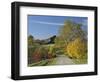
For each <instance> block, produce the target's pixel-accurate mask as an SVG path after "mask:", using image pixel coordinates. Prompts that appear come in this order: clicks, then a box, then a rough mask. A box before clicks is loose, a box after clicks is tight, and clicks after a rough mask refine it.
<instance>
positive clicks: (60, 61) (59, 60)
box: [55, 55, 75, 65]
mask: <svg viewBox="0 0 100 82" xmlns="http://www.w3.org/2000/svg"><path fill="white" fill-rule="evenodd" d="M55 61H56V62H55V65H72V64H75V63H74V62H73V61H72V60H71V59H70V58H68V57H67V56H65V55H59V56H58V57H56V58H55Z"/></svg>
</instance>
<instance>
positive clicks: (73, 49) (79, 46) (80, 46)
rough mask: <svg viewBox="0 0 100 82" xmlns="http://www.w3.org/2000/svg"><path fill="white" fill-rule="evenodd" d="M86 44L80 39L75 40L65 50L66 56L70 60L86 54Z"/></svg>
mask: <svg viewBox="0 0 100 82" xmlns="http://www.w3.org/2000/svg"><path fill="white" fill-rule="evenodd" d="M86 51H87V43H86V41H85V40H82V39H81V38H76V39H75V40H74V41H72V42H70V43H69V44H68V45H67V47H66V48H65V52H67V55H68V56H69V57H72V58H81V57H82V56H83V55H85V54H86Z"/></svg>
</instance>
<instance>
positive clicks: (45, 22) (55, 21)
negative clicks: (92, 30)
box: [28, 15, 88, 39]
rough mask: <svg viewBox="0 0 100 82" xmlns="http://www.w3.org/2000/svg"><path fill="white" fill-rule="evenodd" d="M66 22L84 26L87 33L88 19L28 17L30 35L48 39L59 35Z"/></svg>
mask: <svg viewBox="0 0 100 82" xmlns="http://www.w3.org/2000/svg"><path fill="white" fill-rule="evenodd" d="M66 20H71V21H73V22H76V23H80V24H82V29H83V30H85V31H87V21H88V18H87V17H69V16H45V15H44V16H43V15H28V35H32V36H34V38H35V39H47V38H49V37H51V36H53V35H57V34H58V31H59V29H60V28H61V27H62V26H63V25H64V21H66Z"/></svg>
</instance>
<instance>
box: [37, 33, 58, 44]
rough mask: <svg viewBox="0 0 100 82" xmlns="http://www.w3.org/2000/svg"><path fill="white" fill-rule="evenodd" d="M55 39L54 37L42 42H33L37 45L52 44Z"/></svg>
mask: <svg viewBox="0 0 100 82" xmlns="http://www.w3.org/2000/svg"><path fill="white" fill-rule="evenodd" d="M55 38H56V35H54V36H52V37H50V38H48V39H44V40H35V42H36V43H39V44H53V43H54V40H55Z"/></svg>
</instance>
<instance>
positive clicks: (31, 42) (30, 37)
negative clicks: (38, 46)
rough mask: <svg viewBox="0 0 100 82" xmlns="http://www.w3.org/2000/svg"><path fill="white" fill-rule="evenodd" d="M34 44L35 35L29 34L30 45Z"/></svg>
mask: <svg viewBox="0 0 100 82" xmlns="http://www.w3.org/2000/svg"><path fill="white" fill-rule="evenodd" d="M33 44H34V37H33V36H32V35H29V36H28V46H33Z"/></svg>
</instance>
